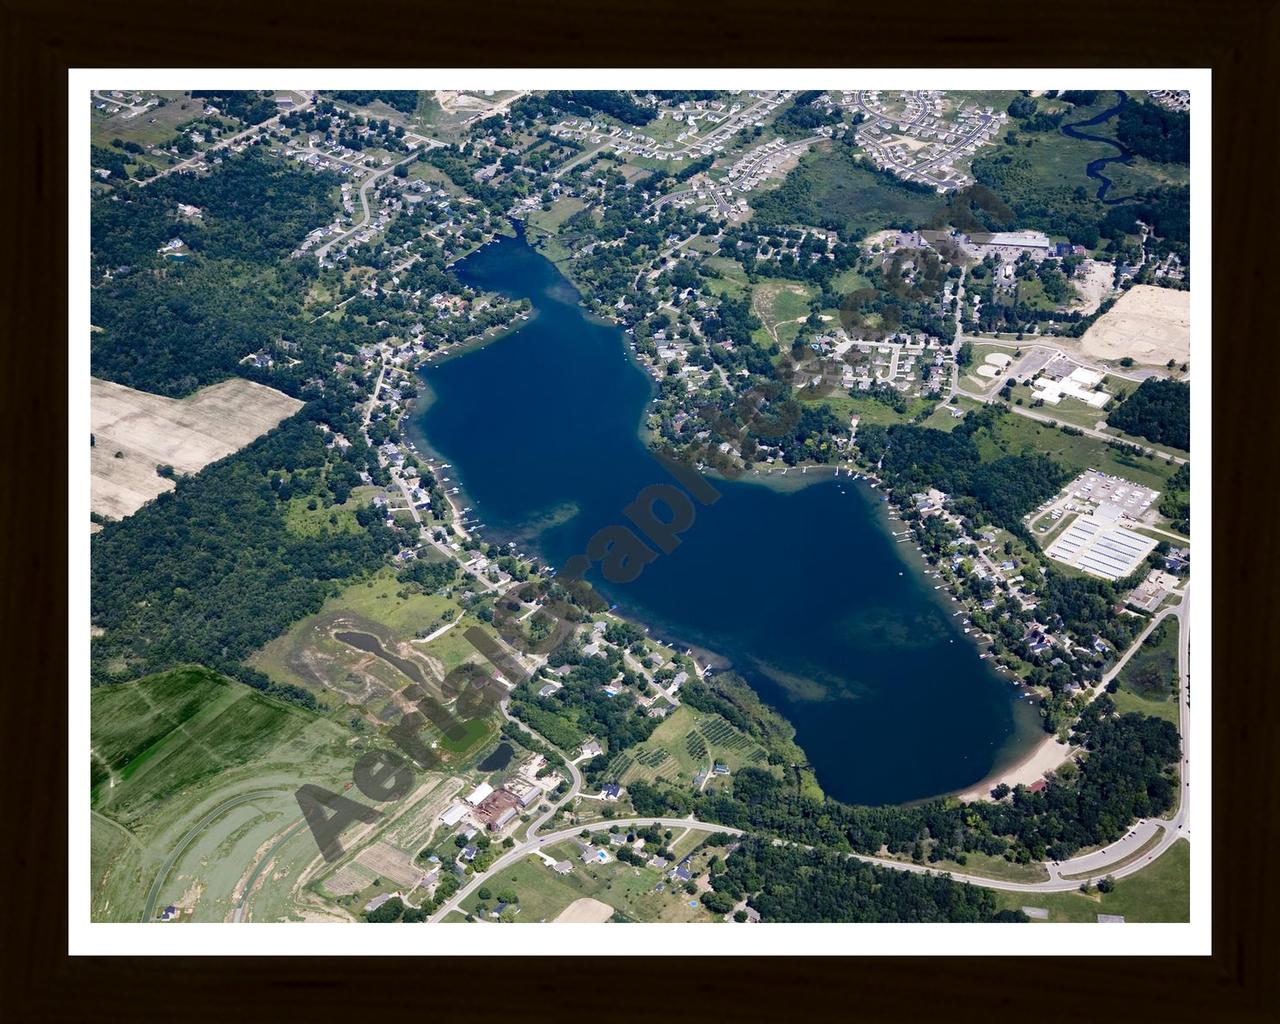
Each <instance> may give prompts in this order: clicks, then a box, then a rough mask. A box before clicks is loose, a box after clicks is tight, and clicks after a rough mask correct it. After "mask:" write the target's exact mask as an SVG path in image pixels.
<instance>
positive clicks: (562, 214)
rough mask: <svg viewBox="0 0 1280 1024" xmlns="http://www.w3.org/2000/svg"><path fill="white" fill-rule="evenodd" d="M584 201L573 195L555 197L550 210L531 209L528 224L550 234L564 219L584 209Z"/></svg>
mask: <svg viewBox="0 0 1280 1024" xmlns="http://www.w3.org/2000/svg"><path fill="white" fill-rule="evenodd" d="M585 207H586V203H584V202H583V201H582V200H581V199H577V198H575V197H573V196H566V197H565V198H563V199H557V200H556V201H555V202H554V203H552V204H551V209H550V210H541V209H538V210H533V211H531V212H530V214H529V224H530V225H532V226H533V227H535V228H541V229H542V230H543V231H546V232H548V233H550V234H554V233H555V232H556V231H557V230H558V229H559V227H560V225H561V224H563V223H564V222H565V221H566V220H568V219H569V218H570V217H572V216H573V215H574V214H575V213H577V212H578V211H579V210H581V209H584V208H585Z"/></svg>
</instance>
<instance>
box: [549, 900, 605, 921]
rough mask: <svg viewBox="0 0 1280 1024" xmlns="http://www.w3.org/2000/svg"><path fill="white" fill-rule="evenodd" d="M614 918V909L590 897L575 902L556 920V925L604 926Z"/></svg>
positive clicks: (561, 912)
mask: <svg viewBox="0 0 1280 1024" xmlns="http://www.w3.org/2000/svg"><path fill="white" fill-rule="evenodd" d="M611 917H613V907H611V906H609V904H607V903H601V902H600V901H599V900H593V899H592V898H591V897H590V896H583V897H582V898H581V899H577V900H574V901H573V902H572V903H570V904H569V905H568V906H567V907H565V908H564V910H562V911H560V915H559V916H558V917H557V918H556V919H555V922H554V923H555V924H602V923H603V922H605V921H607V920H609V918H611Z"/></svg>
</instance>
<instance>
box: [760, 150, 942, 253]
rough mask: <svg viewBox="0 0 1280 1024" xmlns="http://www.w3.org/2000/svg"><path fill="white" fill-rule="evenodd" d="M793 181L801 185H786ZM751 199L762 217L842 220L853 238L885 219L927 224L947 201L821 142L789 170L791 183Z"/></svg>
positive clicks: (879, 225)
mask: <svg viewBox="0 0 1280 1024" xmlns="http://www.w3.org/2000/svg"><path fill="white" fill-rule="evenodd" d="M793 184H795V185H798V186H799V187H798V189H793V188H790V187H787V186H791V185H793ZM784 197H787V198H784ZM751 205H752V209H753V210H754V211H755V216H756V219H758V220H761V221H762V222H766V221H767V222H769V223H774V222H777V223H784V224H785V223H801V224H819V223H826V222H827V221H832V222H835V223H838V224H839V225H840V236H841V238H843V239H845V240H846V241H853V240H855V239H859V238H862V237H864V236H865V235H867V234H869V233H870V232H872V231H878V230H880V229H882V228H883V227H884V226H885V225H886V224H898V223H910V224H918V225H925V224H928V223H929V222H930V221H931V220H932V219H933V218H934V216H935V215H936V214H937V212H938V211H939V209H940V208H941V206H942V203H941V201H940V200H939V199H938V197H937V196H936V195H935V194H933V193H932V191H929V192H923V191H915V190H914V189H910V188H908V187H906V186H905V185H904V184H902V183H901V182H898V181H897V180H896V179H892V178H889V177H886V176H885V175H882V174H880V173H878V172H877V171H875V170H874V169H873V168H872V167H871V166H870V165H869V164H866V163H863V162H861V161H859V160H856V159H854V158H852V157H851V156H850V155H849V154H848V152H847V151H845V150H844V149H843V147H836V146H832V145H828V144H819V145H818V146H816V147H815V148H814V149H813V150H811V151H810V152H809V153H808V154H807V155H806V156H805V157H804V158H803V159H802V160H801V161H800V164H799V166H798V167H797V168H796V169H795V170H793V171H792V172H791V174H790V175H788V177H787V183H786V186H784V187H783V188H782V189H777V190H773V191H770V192H766V193H763V194H759V195H756V196H754V197H753V199H752V203H751Z"/></svg>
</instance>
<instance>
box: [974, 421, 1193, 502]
mask: <svg viewBox="0 0 1280 1024" xmlns="http://www.w3.org/2000/svg"><path fill="white" fill-rule="evenodd" d="M975 440H976V441H977V442H978V447H979V450H980V451H981V452H982V455H983V457H984V458H987V457H992V458H994V457H996V456H997V455H998V454H999V453H1000V450H1004V451H1007V452H1013V453H1018V452H1022V451H1031V452H1043V453H1044V454H1045V455H1048V456H1049V457H1050V458H1053V459H1055V460H1056V461H1058V462H1060V463H1062V464H1063V465H1064V466H1066V467H1067V468H1068V469H1071V470H1072V471H1073V472H1077V473H1078V472H1081V471H1083V470H1085V469H1096V470H1099V471H1101V472H1103V473H1111V474H1113V475H1115V476H1120V477H1124V478H1125V479H1126V480H1131V481H1133V482H1134V483H1136V484H1142V485H1143V486H1146V487H1151V488H1154V489H1155V490H1157V491H1161V492H1164V491H1165V490H1166V489H1167V487H1168V483H1169V478H1170V477H1171V476H1172V475H1173V473H1174V471H1175V470H1176V468H1177V467H1176V466H1175V465H1173V464H1171V463H1166V462H1164V461H1163V460H1161V459H1157V458H1146V457H1144V456H1139V455H1132V454H1130V453H1128V452H1118V451H1115V450H1114V449H1112V448H1111V447H1109V446H1108V444H1107V442H1105V441H1103V440H1100V439H1099V438H1095V437H1089V436H1088V435H1087V434H1086V435H1081V436H1080V437H1073V436H1071V435H1070V434H1066V433H1064V432H1063V431H1062V430H1060V429H1059V428H1057V427H1055V426H1050V425H1049V424H1047V423H1040V422H1038V421H1036V420H1033V419H1031V418H1030V417H1029V416H1023V415H1020V414H1018V413H1016V412H1011V413H1010V414H1009V415H1007V416H1003V417H1001V419H1000V421H999V423H998V424H997V426H996V438H995V439H994V442H993V439H992V438H990V437H989V436H987V434H986V432H985V431H981V432H979V434H978V435H977V436H976V438H975Z"/></svg>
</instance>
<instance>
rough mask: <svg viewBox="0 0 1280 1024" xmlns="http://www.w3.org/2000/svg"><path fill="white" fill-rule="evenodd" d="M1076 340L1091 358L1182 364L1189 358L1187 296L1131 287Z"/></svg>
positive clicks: (1156, 364) (1188, 300)
mask: <svg viewBox="0 0 1280 1024" xmlns="http://www.w3.org/2000/svg"><path fill="white" fill-rule="evenodd" d="M1080 341H1081V350H1082V351H1083V353H1084V354H1085V355H1086V356H1091V357H1092V358H1094V359H1110V360H1115V359H1121V358H1123V357H1124V356H1129V357H1130V358H1131V359H1133V360H1134V361H1135V362H1138V363H1145V364H1147V365H1149V366H1163V365H1165V364H1166V363H1167V362H1168V361H1169V360H1170V359H1173V360H1175V361H1176V362H1178V363H1185V362H1187V361H1188V360H1189V359H1190V358H1191V293H1190V292H1184V291H1175V290H1174V289H1171V288H1156V287H1154V286H1153V285H1148V284H1138V285H1134V286H1133V287H1132V288H1130V289H1129V290H1128V291H1127V292H1125V293H1124V294H1123V295H1122V296H1120V298H1119V300H1118V301H1117V302H1116V304H1115V305H1114V306H1112V307H1111V310H1110V311H1109V312H1107V313H1104V314H1103V315H1102V317H1100V318H1099V319H1098V321H1097V322H1096V323H1095V324H1094V325H1093V326H1092V327H1090V328H1089V329H1088V330H1087V331H1086V332H1085V335H1084V337H1083V338H1081V339H1080Z"/></svg>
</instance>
